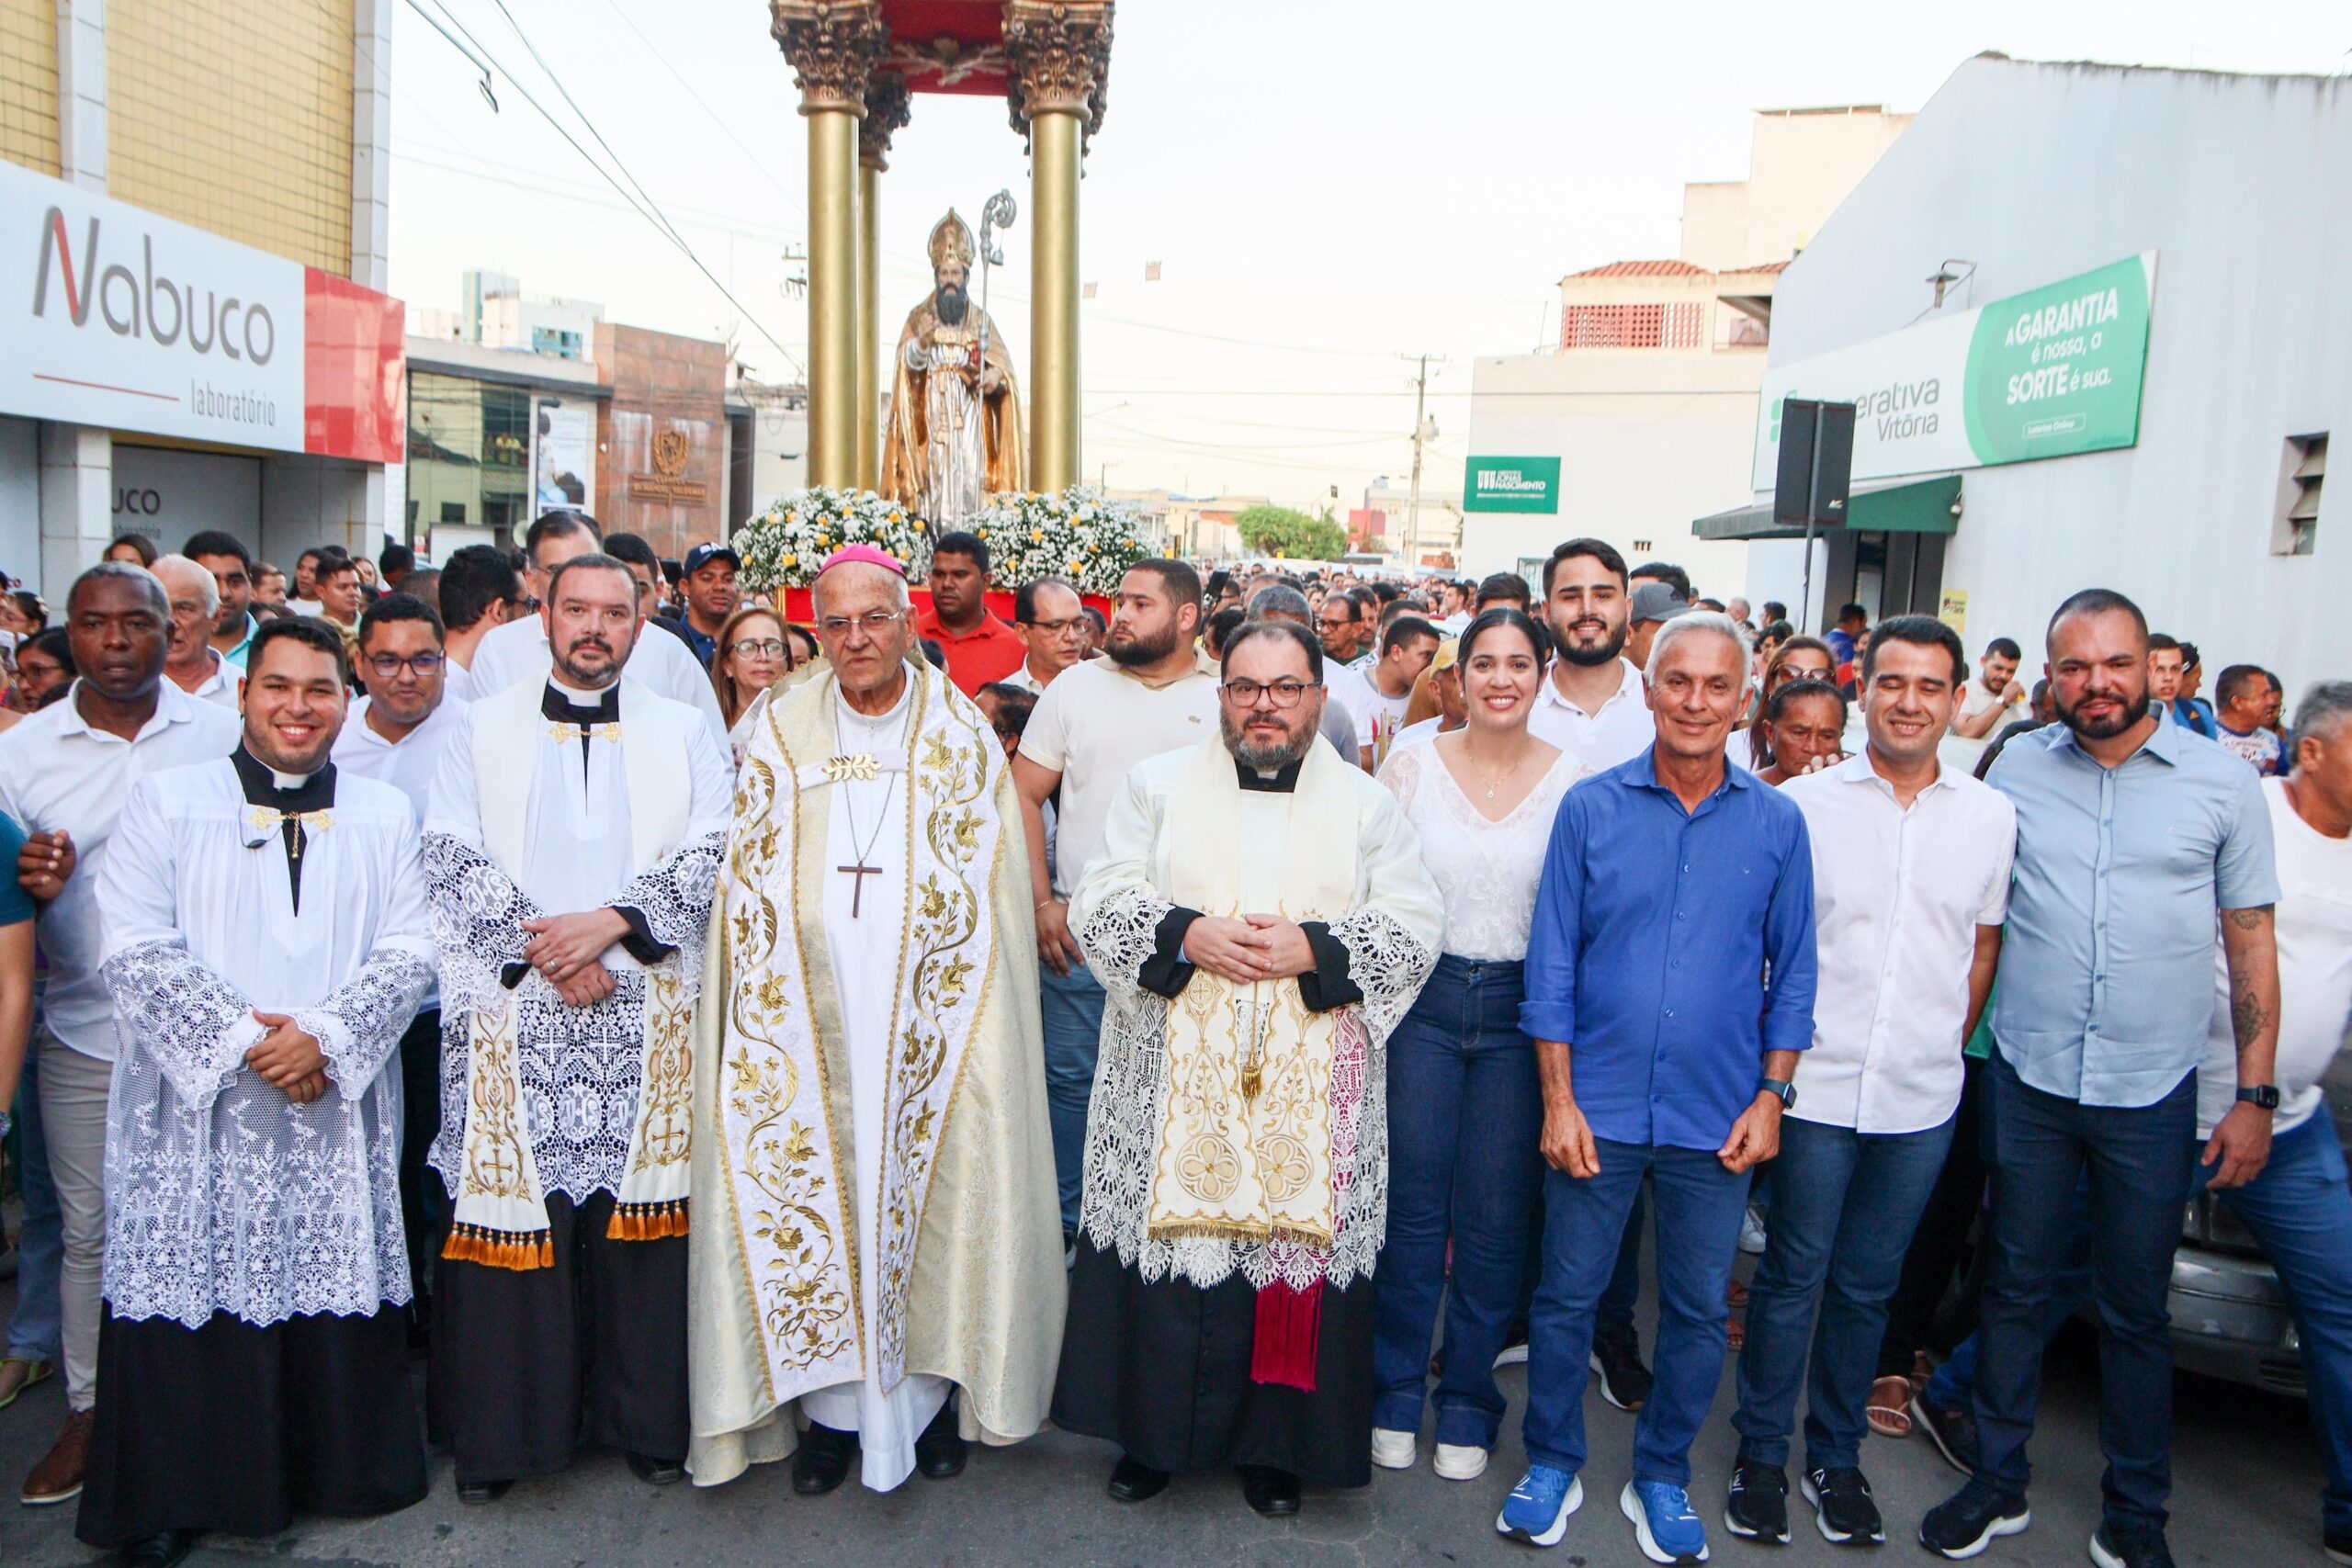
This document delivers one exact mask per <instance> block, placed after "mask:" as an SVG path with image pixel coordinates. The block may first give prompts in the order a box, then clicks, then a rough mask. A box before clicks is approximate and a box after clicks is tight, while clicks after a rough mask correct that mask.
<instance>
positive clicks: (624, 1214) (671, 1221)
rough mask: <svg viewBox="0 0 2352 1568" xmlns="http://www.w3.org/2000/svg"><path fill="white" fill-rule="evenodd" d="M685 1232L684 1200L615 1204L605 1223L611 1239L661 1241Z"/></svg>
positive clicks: (607, 1235) (606, 1233) (606, 1231)
mask: <svg viewBox="0 0 2352 1568" xmlns="http://www.w3.org/2000/svg"><path fill="white" fill-rule="evenodd" d="M685 1234H686V1200H684V1198H679V1199H676V1200H673V1201H670V1202H667V1203H616V1204H614V1205H613V1217H612V1219H611V1220H610V1221H608V1222H607V1223H606V1224H605V1237H606V1238H607V1239H608V1240H612V1241H660V1240H662V1238H663V1237H665V1236H673V1235H685Z"/></svg>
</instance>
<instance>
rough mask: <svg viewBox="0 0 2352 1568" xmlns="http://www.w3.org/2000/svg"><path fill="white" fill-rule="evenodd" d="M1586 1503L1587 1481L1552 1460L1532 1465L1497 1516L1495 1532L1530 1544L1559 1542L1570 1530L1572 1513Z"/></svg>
mask: <svg viewBox="0 0 2352 1568" xmlns="http://www.w3.org/2000/svg"><path fill="white" fill-rule="evenodd" d="M1583 1505H1584V1483H1583V1481H1581V1480H1580V1479H1578V1478H1577V1477H1576V1476H1573V1475H1570V1474H1569V1473H1568V1472H1566V1471H1565V1470H1554V1469H1553V1468H1552V1467H1551V1466H1550V1465H1548V1464H1537V1465H1530V1466H1529V1467H1528V1470H1527V1473H1526V1474H1525V1475H1522V1476H1521V1477H1520V1478H1519V1484H1518V1485H1517V1486H1514V1487H1512V1488H1511V1493H1510V1497H1509V1498H1508V1499H1506V1500H1505V1501H1504V1503H1503V1511H1502V1512H1501V1513H1499V1514H1497V1515H1496V1516H1495V1533H1496V1534H1498V1535H1507V1536H1509V1537H1510V1538H1511V1539H1512V1540H1523V1541H1525V1542H1526V1543H1527V1544H1528V1545H1530V1546H1557V1545H1559V1544H1560V1538H1561V1537H1562V1536H1564V1535H1566V1534H1567V1533H1568V1516H1569V1515H1570V1514H1573V1513H1575V1512H1576V1511H1577V1508H1579V1507H1581V1506H1583Z"/></svg>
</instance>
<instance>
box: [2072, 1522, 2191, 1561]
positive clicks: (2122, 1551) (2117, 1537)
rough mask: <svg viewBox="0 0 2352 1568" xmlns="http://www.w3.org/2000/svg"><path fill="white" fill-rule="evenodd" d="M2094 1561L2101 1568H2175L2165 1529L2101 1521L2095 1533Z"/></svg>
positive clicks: (2155, 1526)
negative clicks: (2166, 1542) (2166, 1541)
mask: <svg viewBox="0 0 2352 1568" xmlns="http://www.w3.org/2000/svg"><path fill="white" fill-rule="evenodd" d="M2091 1561H2092V1562H2096V1563H2098V1568H2173V1563H2172V1548H2171V1547H2169V1546H2166V1545H2165V1530H2164V1527H2163V1526H2162V1525H2149V1524H2117V1523H2116V1522H2115V1521H2114V1520H2112V1519H2102V1520H2101V1521H2099V1527H2098V1529H2096V1530H2094V1531H2092V1532H2091Z"/></svg>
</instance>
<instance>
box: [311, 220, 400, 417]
mask: <svg viewBox="0 0 2352 1568" xmlns="http://www.w3.org/2000/svg"><path fill="white" fill-rule="evenodd" d="M302 273H303V276H302V449H303V450H304V451H306V452H311V453H315V454H316V455H318V456H320V457H352V458H356V459H357V460H358V461H360V462H363V463H397V462H400V461H401V460H402V457H403V456H404V454H405V453H406V450H407V427H408V416H407V411H406V409H405V408H404V407H403V406H402V404H403V397H402V389H403V388H404V387H405V386H406V385H407V383H408V354H407V349H406V346H405V344H404V343H403V341H402V340H403V333H404V331H405V326H404V322H405V315H406V312H405V310H404V308H403V307H402V306H401V302H400V301H399V300H397V299H392V298H390V296H389V295H383V294H379V293H377V292H376V291H375V290H374V289H372V288H361V287H360V286H359V285H358V284H356V283H354V282H352V281H351V280H350V279H349V278H345V277H337V276H334V274H333V273H326V272H321V271H320V270H319V269H318V268H317V267H314V266H312V267H305V268H303V269H302Z"/></svg>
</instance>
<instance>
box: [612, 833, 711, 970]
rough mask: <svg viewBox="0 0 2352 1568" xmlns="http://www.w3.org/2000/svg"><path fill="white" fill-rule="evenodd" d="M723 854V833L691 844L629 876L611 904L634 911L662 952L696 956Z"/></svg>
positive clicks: (707, 836) (708, 915)
mask: <svg viewBox="0 0 2352 1568" xmlns="http://www.w3.org/2000/svg"><path fill="white" fill-rule="evenodd" d="M726 850H727V835H726V834H725V833H705V834H703V835H702V836H701V837H699V838H695V839H689V840H686V841H685V842H684V843H683V844H681V845H679V846H678V848H677V849H676V850H675V851H673V852H672V853H671V854H670V855H669V856H668V857H667V858H666V859H664V860H662V861H659V862H657V863H654V864H652V865H650V866H648V867H647V868H646V869H645V870H644V871H642V872H640V873H639V874H637V875H635V876H632V877H630V878H629V879H628V882H627V883H626V884H625V885H624V886H622V888H621V890H620V891H619V892H618V893H616V894H614V895H613V897H612V898H611V899H610V900H609V903H610V905H611V907H612V908H631V909H635V910H636V911H637V912H638V913H639V915H640V916H641V917H643V919H644V920H645V926H646V929H647V930H648V931H650V932H651V933H652V936H653V940H654V941H656V942H660V943H662V945H663V946H664V947H671V948H677V949H681V950H683V951H685V952H687V953H700V952H701V951H702V940H703V933H704V931H706V930H707V928H708V926H709V924H710V900H711V896H712V894H713V893H714V892H715V891H716V890H717V889H718V864H719V861H720V859H721V857H722V856H723V855H724V854H725V853H726Z"/></svg>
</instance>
